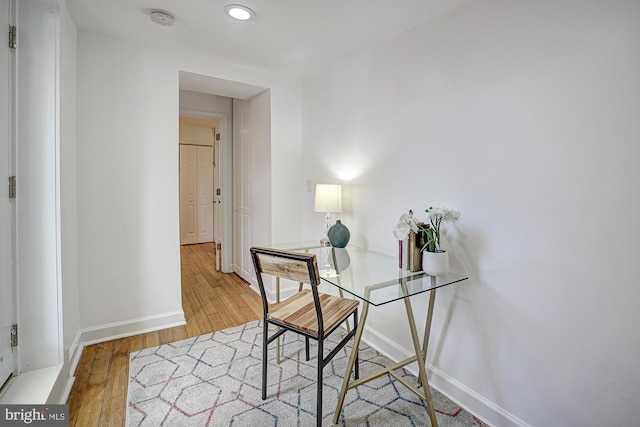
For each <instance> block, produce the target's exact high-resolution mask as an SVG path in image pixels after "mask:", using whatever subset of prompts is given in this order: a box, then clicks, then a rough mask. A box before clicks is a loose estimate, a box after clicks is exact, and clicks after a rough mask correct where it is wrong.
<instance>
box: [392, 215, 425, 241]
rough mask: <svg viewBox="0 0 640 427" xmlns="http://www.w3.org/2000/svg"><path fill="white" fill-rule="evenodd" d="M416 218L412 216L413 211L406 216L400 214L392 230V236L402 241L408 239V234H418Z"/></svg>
mask: <svg viewBox="0 0 640 427" xmlns="http://www.w3.org/2000/svg"><path fill="white" fill-rule="evenodd" d="M418 221H419V220H418V218H416V217H414V216H413V211H409V213H408V214H402V216H400V219H399V220H398V223H397V224H396V226H395V227H394V229H393V235H394V236H396V239H398V240H404V239H406V238H407V237H409V233H410V232H412V231H413V232H414V233H417V232H418Z"/></svg>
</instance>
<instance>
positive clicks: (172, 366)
mask: <svg viewBox="0 0 640 427" xmlns="http://www.w3.org/2000/svg"><path fill="white" fill-rule="evenodd" d="M333 335H336V337H332V339H331V340H330V341H329V342H328V343H327V344H326V345H325V348H328V349H329V351H330V350H331V349H332V348H333V344H334V343H335V342H337V341H339V340H340V338H341V332H340V331H336V332H334V334H333ZM311 346H312V348H311V352H310V355H311V360H310V361H308V362H307V361H305V360H304V341H303V340H301V339H299V336H298V335H297V334H294V333H290V332H287V333H285V334H284V335H283V336H282V338H281V348H282V352H281V354H282V358H281V363H280V364H279V365H277V364H276V363H275V342H274V343H272V344H271V345H270V346H269V350H270V353H269V367H268V388H267V400H262V398H261V376H262V373H261V363H262V362H261V360H262V348H261V347H262V323H261V321H254V322H249V323H246V324H244V325H240V326H236V327H233V328H229V329H225V330H222V331H216V332H213V333H211V334H207V335H202V336H199V337H196V338H190V339H187V340H183V341H178V342H173V343H169V344H163V345H161V346H158V347H154V348H147V349H144V350H140V351H138V352H135V353H131V356H130V357H131V359H130V364H129V394H128V408H127V424H126V425H127V427H134V426H140V427H158V426H171V427H174V426H175V427H182V426H184V427H190V426H194V427H195V426H212V427H228V426H234V427H244V426H246V427H262V426H280V427H289V426H302V427H304V426H313V425H315V408H316V385H315V381H316V357H314V342H313V340H312V341H311ZM350 351H351V347H350V344H348V345H346V346H345V347H344V349H342V350H341V351H340V352H339V353H338V354H337V355H336V356H335V357H334V359H333V360H332V361H331V362H330V364H328V365H327V366H326V367H325V369H324V380H323V383H324V390H323V393H324V398H323V425H324V426H332V425H334V424H333V423H332V419H333V413H334V411H335V407H336V404H337V400H338V396H339V394H340V388H341V386H342V378H343V375H344V371H345V369H346V364H347V361H348V357H349V352H350ZM359 356H360V376H361V377H364V376H366V375H367V374H368V373H370V372H373V371H374V370H377V369H379V368H380V367H381V366H385V365H387V364H388V363H389V362H390V360H389V359H387V358H386V357H384V356H382V355H381V354H379V353H378V352H377V351H376V350H374V349H372V348H371V347H369V346H367V345H366V344H364V343H362V345H361V348H360V353H359ZM404 375H405V376H406V377H407V379H410V381H412V382H413V383H414V384H415V383H416V379H415V376H413V375H412V374H410V373H409V372H408V371H406V370H405V371H404ZM432 395H433V401H434V405H435V408H436V417H437V419H438V424H439V425H440V426H441V427H471V426H474V427H476V426H484V425H485V424H483V423H482V422H481V421H480V420H478V419H477V418H476V417H474V416H472V415H471V414H469V413H468V412H466V411H464V410H463V409H462V408H460V407H459V406H458V405H456V404H455V403H453V402H452V401H451V400H449V399H448V398H446V397H445V396H444V395H442V394H441V393H439V392H438V391H436V390H434V389H432ZM338 425H340V426H350V427H351V426H354V427H355V426H372V427H375V426H393V427H402V426H414V427H417V426H429V425H430V422H429V416H428V413H427V408H426V405H425V404H424V403H423V402H422V401H421V400H420V399H418V397H417V396H416V395H414V394H413V393H412V392H410V391H409V390H408V389H406V387H404V386H403V385H402V384H399V383H398V382H397V381H396V380H395V379H394V378H393V377H391V376H389V375H384V376H382V377H380V378H378V379H376V380H374V381H371V382H369V383H367V384H363V385H361V386H358V387H356V388H355V389H351V390H349V391H348V392H347V396H346V398H345V403H344V407H343V410H342V414H341V417H340V424H338Z"/></svg>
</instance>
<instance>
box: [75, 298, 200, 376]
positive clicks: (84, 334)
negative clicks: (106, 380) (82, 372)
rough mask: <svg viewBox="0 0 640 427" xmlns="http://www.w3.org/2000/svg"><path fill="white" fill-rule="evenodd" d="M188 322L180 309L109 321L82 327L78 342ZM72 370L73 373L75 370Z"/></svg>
mask: <svg viewBox="0 0 640 427" xmlns="http://www.w3.org/2000/svg"><path fill="white" fill-rule="evenodd" d="M186 323H187V322H186V320H185V318H184V311H182V310H179V311H174V312H171V313H164V314H159V315H156V316H148V317H141V318H138V319H132V320H126V321H123V322H115V323H108V324H105V325H99V326H94V327H91V328H85V329H80V338H79V339H78V342H79V343H81V346H82V347H84V346H87V345H91V344H97V343H100V342H105V341H111V340H115V339H118V338H124V337H130V336H133V335H138V334H145V333H147V332H153V331H158V330H160V329H167V328H173V327H174V326H182V325H185V324H186ZM76 351H78V350H76ZM71 372H72V373H73V372H74V371H71Z"/></svg>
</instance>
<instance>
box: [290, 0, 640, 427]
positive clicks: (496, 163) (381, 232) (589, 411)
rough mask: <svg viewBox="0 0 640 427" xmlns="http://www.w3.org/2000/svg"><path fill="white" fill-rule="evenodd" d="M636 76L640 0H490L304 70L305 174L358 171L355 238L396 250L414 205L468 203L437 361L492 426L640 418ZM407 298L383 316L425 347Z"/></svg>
mask: <svg viewBox="0 0 640 427" xmlns="http://www.w3.org/2000/svg"><path fill="white" fill-rule="evenodd" d="M638 76H640V3H638V2H635V1H612V2H601V1H595V2H582V1H577V0H574V1H560V2H558V1H542V2H516V1H507V0H486V1H477V2H472V3H470V4H469V5H467V6H465V7H463V8H461V9H457V10H455V11H453V12H451V13H448V14H446V15H444V16H442V17H440V18H438V19H436V20H434V21H432V22H429V23H426V24H424V25H421V26H419V27H417V28H415V29H413V30H411V31H409V32H406V33H404V34H402V35H400V36H398V37H395V38H393V39H390V40H388V41H387V42H385V43H384V44H381V45H379V46H377V47H375V48H372V49H369V50H366V51H363V52H361V53H359V54H357V55H354V56H352V57H349V58H347V59H345V60H343V61H342V62H340V63H338V64H336V65H334V66H333V67H331V68H330V70H328V71H327V72H322V73H320V74H318V75H316V76H314V77H312V78H310V79H308V80H306V81H305V82H304V85H303V132H302V136H303V151H302V157H303V159H304V160H305V163H304V170H305V174H306V177H305V178H309V179H312V180H313V182H321V181H327V182H343V184H345V193H346V198H347V200H346V203H345V205H346V206H347V209H348V211H347V212H345V214H343V219H344V222H345V223H346V224H347V226H349V227H350V229H351V231H352V242H353V243H352V244H356V245H362V246H366V247H369V248H370V249H373V250H377V251H382V252H385V253H388V254H393V255H395V254H396V248H397V242H395V240H394V238H393V236H392V233H391V229H392V228H393V226H394V225H395V222H396V221H397V219H398V217H399V216H400V214H401V213H403V212H406V211H408V210H409V209H413V210H414V212H417V215H418V216H419V213H421V212H423V210H424V209H425V208H427V207H428V206H429V205H430V204H433V203H438V202H444V203H446V204H448V205H449V206H452V207H455V208H458V209H460V210H461V212H462V217H461V219H460V221H459V222H458V223H457V224H456V225H455V226H454V227H450V226H447V227H446V228H447V229H446V236H445V237H444V246H445V247H447V248H448V249H450V251H451V252H452V267H453V269H454V270H458V271H461V272H464V273H466V274H468V275H469V276H470V280H469V281H468V282H467V283H462V284H459V285H457V286H454V287H450V288H446V289H443V290H441V291H439V293H438V298H437V300H436V314H435V317H434V325H433V330H432V337H433V338H432V345H431V347H430V351H429V356H428V360H429V361H430V362H431V363H432V364H433V366H434V367H435V369H436V373H435V374H433V375H432V381H433V384H435V385H436V386H437V387H438V388H440V389H443V390H445V391H446V392H447V393H449V394H450V395H452V396H453V397H455V398H456V399H458V400H460V401H462V403H463V404H464V405H465V406H467V407H468V408H470V409H471V410H473V411H474V412H476V413H478V414H479V415H481V416H482V417H483V418H485V419H486V420H488V421H490V422H491V423H492V424H494V425H500V426H502V425H531V426H545V427H546V426H577V425H580V426H603V425H617V426H623V425H625V426H626V425H635V424H637V419H638V417H639V416H640V408H639V407H638V405H637V403H638V401H640V334H638V331H637V328H638V324H640V311H638V307H639V306H640V288H639V287H638V286H637V282H638V280H637V277H636V276H637V274H638V267H637V265H638V261H637V258H638V248H637V242H638V239H640V225H639V224H638V221H637V219H636V216H637V215H636V213H637V212H638V209H639V208H640V198H639V193H638V191H637V189H636V188H635V187H636V185H637V183H638V182H640V169H639V168H638V166H637V164H638V161H640V145H639V144H638V141H639V140H640V121H639V120H638V117H640V97H639V96H638V94H639V93H640V80H639V79H638ZM303 201H304V203H305V204H306V209H305V220H304V224H305V226H306V227H307V228H306V230H305V233H306V236H307V237H309V238H311V237H313V236H315V234H314V233H315V230H316V229H317V228H318V227H320V224H321V218H320V216H319V214H314V213H313V205H312V197H311V196H308V197H303ZM316 234H317V233H316ZM426 299H427V297H426V296H421V297H416V298H415V304H416V305H417V306H418V307H420V308H423V307H426ZM402 311H403V310H402V307H401V306H400V305H390V306H388V307H383V308H381V309H374V310H372V312H371V313H370V320H369V326H370V328H371V329H372V330H373V331H374V332H375V333H378V334H381V335H382V336H383V337H384V338H385V339H388V340H390V341H391V343H392V344H393V345H397V346H400V347H404V348H405V349H409V348H411V344H410V341H409V336H408V333H407V334H405V335H404V336H398V334H397V330H395V325H397V324H398V322H403V321H404V320H403V319H402ZM416 311H417V312H420V310H416ZM382 341H384V340H382ZM382 341H381V342H380V343H378V344H381V345H382V344H384V342H382Z"/></svg>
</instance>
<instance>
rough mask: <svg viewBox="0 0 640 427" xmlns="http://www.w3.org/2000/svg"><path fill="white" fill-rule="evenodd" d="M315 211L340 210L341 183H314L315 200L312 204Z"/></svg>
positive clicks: (333, 211) (331, 211) (332, 211)
mask: <svg viewBox="0 0 640 427" xmlns="http://www.w3.org/2000/svg"><path fill="white" fill-rule="evenodd" d="M313 210H314V211H316V212H325V213H329V212H330V213H336V212H342V185H340V184H316V200H315V204H314V206H313Z"/></svg>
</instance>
